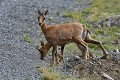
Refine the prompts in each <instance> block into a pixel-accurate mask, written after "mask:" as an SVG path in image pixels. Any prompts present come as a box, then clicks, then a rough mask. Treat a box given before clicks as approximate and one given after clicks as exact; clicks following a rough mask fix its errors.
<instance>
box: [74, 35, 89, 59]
mask: <svg viewBox="0 0 120 80" xmlns="http://www.w3.org/2000/svg"><path fill="white" fill-rule="evenodd" d="M75 43H76V44H77V45H81V46H82V50H81V48H80V47H79V46H78V48H79V49H80V50H81V51H82V56H83V59H88V44H87V43H86V42H84V41H83V40H82V38H80V37H79V38H77V39H75Z"/></svg>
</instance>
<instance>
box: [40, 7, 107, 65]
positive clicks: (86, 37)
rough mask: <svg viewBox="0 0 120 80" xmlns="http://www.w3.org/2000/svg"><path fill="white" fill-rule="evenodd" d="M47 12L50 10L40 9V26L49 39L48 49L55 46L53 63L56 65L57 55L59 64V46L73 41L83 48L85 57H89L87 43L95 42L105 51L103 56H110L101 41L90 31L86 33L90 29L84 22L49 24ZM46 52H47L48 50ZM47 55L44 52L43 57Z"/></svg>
mask: <svg viewBox="0 0 120 80" xmlns="http://www.w3.org/2000/svg"><path fill="white" fill-rule="evenodd" d="M47 13H48V10H47V11H45V12H40V10H39V9H38V14H39V16H38V22H39V26H40V27H41V30H42V32H43V34H44V35H45V38H46V40H47V41H48V42H47V45H49V46H46V47H47V49H48V50H49V48H50V47H53V50H52V64H51V65H54V56H55V57H56V63H57V64H59V61H58V53H57V46H64V45H65V44H67V43H72V42H74V43H76V44H77V46H78V48H79V49H80V50H81V52H82V55H83V59H88V58H89V53H88V44H87V43H93V44H96V45H98V46H99V47H100V48H101V49H102V51H103V54H104V56H103V58H105V59H106V58H108V53H107V51H106V50H105V49H104V48H103V46H102V45H101V43H100V42H98V41H95V40H94V39H92V38H91V37H90V34H88V32H87V33H86V31H88V30H86V28H85V26H84V25H83V24H81V23H66V24H61V25H54V26H47V24H46V23H45V17H46V14H47ZM85 30H86V31H85ZM46 47H45V48H46ZM44 52H45V53H47V50H46V51H44ZM41 54H42V53H41ZM45 55H46V54H44V56H43V55H42V57H45ZM41 59H44V58H41Z"/></svg>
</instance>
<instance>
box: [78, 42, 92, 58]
mask: <svg viewBox="0 0 120 80" xmlns="http://www.w3.org/2000/svg"><path fill="white" fill-rule="evenodd" d="M77 47H78V48H79V49H80V50H81V52H82V55H84V54H83V53H84V51H83V50H84V48H83V46H81V45H79V44H77ZM87 58H88V59H89V58H90V57H89V53H88V54H87Z"/></svg>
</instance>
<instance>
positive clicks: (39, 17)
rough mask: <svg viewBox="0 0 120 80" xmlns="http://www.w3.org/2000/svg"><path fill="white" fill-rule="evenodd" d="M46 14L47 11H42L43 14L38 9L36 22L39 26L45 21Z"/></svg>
mask: <svg viewBox="0 0 120 80" xmlns="http://www.w3.org/2000/svg"><path fill="white" fill-rule="evenodd" d="M47 13H48V10H47V11H44V12H41V11H40V10H39V9H38V14H39V16H38V22H39V25H40V26H41V25H42V24H43V22H44V20H45V17H46V14H47Z"/></svg>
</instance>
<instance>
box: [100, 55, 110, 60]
mask: <svg viewBox="0 0 120 80" xmlns="http://www.w3.org/2000/svg"><path fill="white" fill-rule="evenodd" d="M100 59H109V56H108V55H107V56H103V57H101V58H100Z"/></svg>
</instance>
